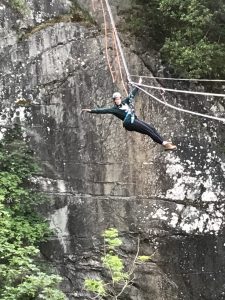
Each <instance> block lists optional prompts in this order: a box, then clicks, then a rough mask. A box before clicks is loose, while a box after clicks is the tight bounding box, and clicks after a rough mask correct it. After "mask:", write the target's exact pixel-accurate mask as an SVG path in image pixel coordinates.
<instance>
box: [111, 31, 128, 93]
mask: <svg viewBox="0 0 225 300" xmlns="http://www.w3.org/2000/svg"><path fill="white" fill-rule="evenodd" d="M113 45H115V49H116V59H117V63H118V66H119V71H120V78H121V81H122V84H123V88H124V90H125V92H126V94H127V95H128V92H127V89H126V86H125V83H124V80H123V74H122V68H121V63H120V56H119V51H118V46H117V43H116V38H115V33H114V30H113Z"/></svg>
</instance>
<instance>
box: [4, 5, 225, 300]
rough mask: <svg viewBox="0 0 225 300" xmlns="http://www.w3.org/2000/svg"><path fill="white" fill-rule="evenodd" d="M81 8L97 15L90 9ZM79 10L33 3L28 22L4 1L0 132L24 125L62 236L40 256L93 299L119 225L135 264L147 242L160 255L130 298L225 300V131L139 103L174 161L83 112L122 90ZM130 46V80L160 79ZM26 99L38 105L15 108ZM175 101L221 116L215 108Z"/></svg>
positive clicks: (113, 122)
mask: <svg viewBox="0 0 225 300" xmlns="http://www.w3.org/2000/svg"><path fill="white" fill-rule="evenodd" d="M80 2H81V3H80V4H82V5H83V7H84V8H86V9H88V10H89V11H91V14H92V15H93V16H94V13H95V12H94V11H92V10H93V6H92V5H91V3H92V2H91V1H82V0H81V1H80ZM94 2H96V1H94ZM118 3H119V2H118ZM92 4H93V3H92ZM125 4H126V5H129V2H126V3H125V2H124V5H125ZM118 5H119V7H120V4H118ZM72 6H73V3H71V2H70V1H65V0H57V1H55V0H52V1H47V0H39V1H28V3H27V7H28V10H27V12H26V14H25V16H23V14H22V13H21V11H20V10H16V9H15V8H12V7H11V6H10V5H9V4H8V2H6V1H1V0H0V20H1V24H0V26H1V27H0V36H1V39H0V97H1V119H0V121H1V123H0V124H1V128H2V129H1V131H2V132H3V131H4V127H7V126H10V125H11V124H13V123H14V122H17V123H20V124H21V126H24V127H25V128H26V131H27V134H28V135H29V136H30V137H31V145H32V147H33V148H34V149H35V150H36V154H37V156H38V157H39V159H40V161H41V163H42V165H43V170H44V175H43V177H40V178H39V181H40V184H41V186H42V188H43V189H44V190H45V191H46V193H48V194H49V197H50V199H51V201H49V206H48V207H46V213H47V215H48V217H49V219H50V222H51V225H52V227H53V228H55V231H56V237H55V238H53V239H52V240H50V241H49V242H48V243H47V244H45V245H43V247H42V253H43V255H44V256H45V257H46V259H47V260H49V261H51V262H52V263H53V264H54V265H55V266H56V268H57V270H58V272H59V273H60V274H61V275H62V277H63V278H64V282H63V285H62V288H63V290H64V291H65V292H66V293H67V295H68V299H88V296H87V295H86V293H85V292H84V290H83V282H84V278H85V277H87V276H96V275H99V276H101V274H102V269H101V264H100V245H101V239H100V235H101V233H102V231H103V230H104V229H106V228H108V227H109V226H111V227H112V226H113V227H116V228H117V229H118V230H119V231H120V232H121V235H122V238H123V240H124V247H123V249H122V250H121V251H122V252H123V254H124V255H125V256H126V257H127V259H128V260H129V259H131V258H132V257H133V256H134V255H135V253H136V246H137V239H138V236H139V237H140V253H141V254H143V255H151V254H152V253H154V256H153V260H152V261H151V262H148V263H146V264H144V266H142V267H140V268H138V269H137V272H136V279H135V284H134V285H133V286H132V288H130V289H129V291H128V292H127V293H125V295H124V296H123V297H122V298H121V299H126V300H128V299H132V300H150V299H157V300H163V299H164V300H165V299H167V300H175V299H182V300H193V299H194V300H198V299H199V300H200V299H207V300H212V299H218V300H219V299H220V300H221V299H225V285H224V267H225V255H224V252H225V251H224V249H225V237H224V195H225V194H224V187H225V180H224V171H225V163H224V156H225V155H224V153H225V150H224V149H225V148H224V132H223V129H224V125H223V124H221V123H218V122H216V121H208V120H205V119H201V118H196V117H193V116H191V115H186V114H183V113H177V112H174V111H172V110H169V109H166V108H165V107H164V106H162V105H161V104H158V103H157V102H153V101H152V100H151V99H150V98H149V97H146V96H144V94H143V93H140V94H139V96H138V98H137V101H136V108H137V112H138V115H140V117H142V118H143V119H145V120H146V121H151V122H152V123H153V124H154V125H155V127H156V128H157V129H158V130H159V132H161V133H162V135H163V136H164V137H165V138H172V139H173V141H174V142H175V143H176V144H177V145H178V151H177V152H176V153H164V152H163V151H162V149H161V147H160V146H158V145H155V144H154V143H153V142H152V141H151V140H150V139H149V138H148V137H145V136H142V135H140V134H137V133H130V132H126V131H125V130H124V129H123V128H122V124H121V122H120V121H119V120H118V119H115V118H113V117H111V116H99V115H98V116H97V115H90V114H81V108H85V107H96V106H110V105H111V94H112V92H113V91H115V88H116V87H115V85H114V84H113V83H112V80H111V77H110V73H109V70H108V66H107V64H106V59H105V54H104V36H103V34H102V32H101V31H100V30H99V29H98V27H97V26H94V25H90V24H87V22H86V21H84V20H83V19H82V18H81V19H80V20H79V22H76V18H78V17H77V16H78V15H79V14H78V15H77V14H75V13H74V10H73V13H72ZM114 9H115V10H116V8H115V7H114ZM96 13H97V12H96ZM98 14H99V15H100V13H99V12H98ZM97 20H98V22H100V23H101V18H100V17H98V18H97ZM124 38H125V37H124ZM130 46H132V45H129V46H128V48H127V47H125V46H124V50H125V54H126V59H127V61H128V64H129V69H130V70H131V72H132V73H134V74H145V75H151V73H150V71H149V70H148V69H147V68H146V65H148V63H149V61H148V55H147V54H146V53H142V56H141V57H138V56H137V55H136V54H135V53H133V52H132V49H131V47H130ZM133 47H134V46H133ZM151 60H152V61H153V60H154V58H151ZM143 61H144V62H143ZM155 84H158V83H157V82H155ZM156 95H157V94H156ZM157 96H159V95H157ZM19 98H25V99H27V100H29V101H31V102H32V105H31V106H30V107H29V108H26V107H17V106H16V105H15V100H16V99H19ZM168 101H170V102H171V103H175V104H176V105H181V106H182V107H184V108H189V109H190V108H191V109H193V110H195V111H199V112H208V113H209V114H220V115H222V114H223V111H224V104H223V102H219V101H215V99H207V102H206V99H205V98H198V99H197V98H194V97H180V98H178V97H177V98H171V97H170V96H169V97H168Z"/></svg>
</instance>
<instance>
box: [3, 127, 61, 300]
mask: <svg viewBox="0 0 225 300" xmlns="http://www.w3.org/2000/svg"><path fill="white" fill-rule="evenodd" d="M0 170H1V171H0V232H1V235H0V278H1V279H0V299H1V300H32V299H46V300H47V299H48V300H49V299H52V300H63V299H66V298H65V296H64V295H63V293H62V292H60V291H59V290H58V289H57V285H58V283H59V282H60V278H59V277H58V276H55V275H48V274H47V273H44V272H43V271H42V270H41V267H40V266H39V264H38V258H39V250H38V248H37V246H38V244H39V243H40V241H44V240H45V239H46V238H47V237H48V235H49V233H50V230H49V227H48V224H47V222H46V221H45V220H43V219H42V218H41V217H40V216H39V215H38V214H37V212H35V208H36V206H37V205H40V203H41V202H43V199H44V197H43V196H42V195H41V194H39V193H37V192H35V190H34V188H33V185H32V177H33V176H34V175H35V174H36V172H37V171H38V170H39V168H38V167H37V164H36V163H35V162H34V158H33V153H32V151H31V150H30V149H29V147H28V146H27V144H26V142H25V141H24V139H23V133H22V131H21V130H20V129H19V128H15V129H13V130H8V131H7V132H6V133H5V136H4V139H2V140H1V141H0Z"/></svg>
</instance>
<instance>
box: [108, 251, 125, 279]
mask: <svg viewBox="0 0 225 300" xmlns="http://www.w3.org/2000/svg"><path fill="white" fill-rule="evenodd" d="M102 262H103V266H104V267H105V268H106V269H109V271H110V273H111V277H112V281H113V282H121V281H124V280H126V279H128V277H129V276H128V274H127V273H125V272H124V271H123V269H124V263H123V260H122V259H121V258H120V257H119V256H118V255H115V254H111V253H108V254H106V255H105V256H104V257H102Z"/></svg>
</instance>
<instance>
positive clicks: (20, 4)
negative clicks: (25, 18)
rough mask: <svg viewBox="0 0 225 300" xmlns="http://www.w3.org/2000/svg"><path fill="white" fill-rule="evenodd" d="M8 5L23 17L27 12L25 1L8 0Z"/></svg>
mask: <svg viewBox="0 0 225 300" xmlns="http://www.w3.org/2000/svg"><path fill="white" fill-rule="evenodd" d="M9 4H10V5H11V6H12V8H14V9H16V10H17V11H18V12H20V13H21V14H22V15H25V14H26V13H27V12H28V7H27V3H26V1H25V0H9Z"/></svg>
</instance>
